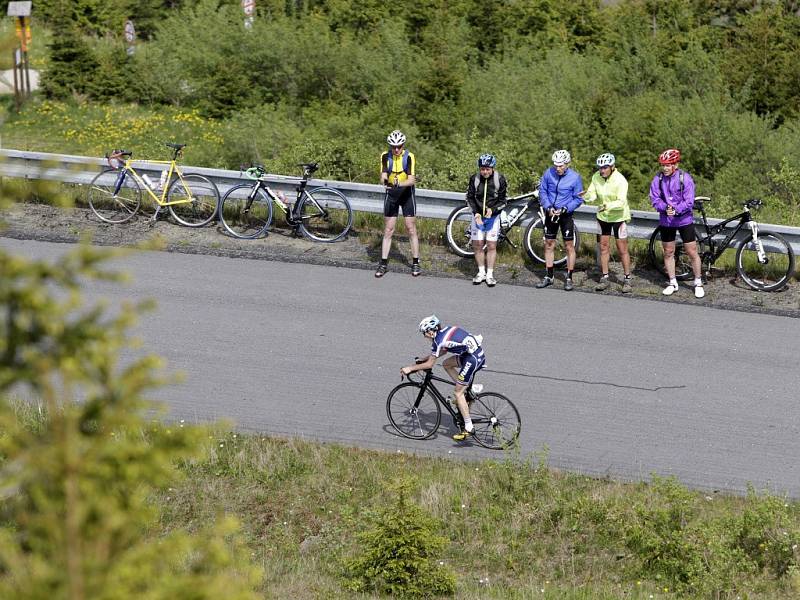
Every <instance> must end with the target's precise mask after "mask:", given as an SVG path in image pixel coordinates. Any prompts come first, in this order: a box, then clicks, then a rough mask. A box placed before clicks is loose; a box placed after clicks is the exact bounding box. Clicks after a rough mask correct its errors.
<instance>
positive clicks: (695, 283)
mask: <svg viewBox="0 0 800 600" xmlns="http://www.w3.org/2000/svg"><path fill="white" fill-rule="evenodd" d="M694 285H695V287H697V286H698V285H699V286H700V287H703V280H702V279H700V278H695V280H694Z"/></svg>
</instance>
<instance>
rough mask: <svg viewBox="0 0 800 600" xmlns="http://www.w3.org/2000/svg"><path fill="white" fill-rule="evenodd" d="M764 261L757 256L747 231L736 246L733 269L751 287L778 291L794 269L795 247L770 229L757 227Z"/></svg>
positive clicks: (784, 284) (784, 285)
mask: <svg viewBox="0 0 800 600" xmlns="http://www.w3.org/2000/svg"><path fill="white" fill-rule="evenodd" d="M758 240H759V242H760V243H761V244H762V245H763V248H764V252H765V253H766V258H767V262H766V263H761V262H759V260H758V251H757V249H756V245H755V243H753V234H752V233H751V234H749V235H748V236H747V237H746V238H745V239H744V240H742V243H741V244H739V246H738V248H736V271H737V272H738V273H739V276H740V277H741V278H742V279H743V280H744V282H745V283H746V284H747V285H749V286H750V287H751V288H753V289H754V290H760V291H763V292H777V291H778V290H782V289H783V288H784V287H786V284H787V283H789V278H790V277H791V276H792V273H794V261H795V259H794V251H793V250H792V246H791V245H790V244H789V243H788V242H787V241H786V239H785V238H784V237H783V236H782V235H780V234H778V233H773V232H772V231H759V232H758Z"/></svg>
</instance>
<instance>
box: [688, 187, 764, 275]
mask: <svg viewBox="0 0 800 600" xmlns="http://www.w3.org/2000/svg"><path fill="white" fill-rule="evenodd" d="M696 200H700V205H699V211H700V216H701V222H702V226H703V229H704V230H705V235H704V236H703V237H702V238H700V239H698V240H697V242H698V244H702V243H706V244H708V247H709V250H708V251H707V252H703V253H702V254H701V259H702V260H704V261H708V263H709V264H713V263H714V262H716V260H717V259H718V258H719V257H720V256H722V254H723V253H724V252H725V250H727V249H728V248H730V247H731V242H732V241H733V240H734V238H735V237H736V235H737V234H738V233H739V232H740V231H741V230H742V229H745V228H747V229H750V231H752V232H753V240H754V241H755V242H758V223H757V222H756V221H755V220H754V219H753V215H752V214H751V213H750V206H749V205H745V207H744V210H743V211H742V212H740V213H739V214H737V215H734V216H732V217H730V218H728V219H725V220H724V221H721V222H719V223H717V224H716V225H709V224H708V218H707V217H706V209H705V205H704V204H703V200H710V198H705V197H698V198H696ZM737 219H738V221H739V222H738V223H737V224H736V227H735V228H734V229H732V230H731V231H730V233H727V234H724V233H723V231H725V230H726V229H727V225H728V224H729V223H733V222H734V221H736V220H737ZM721 235H725V238H724V239H723V240H721V241H718V240H714V237H715V236H721ZM761 251H762V252H763V250H761ZM759 259H762V257H761V256H759Z"/></svg>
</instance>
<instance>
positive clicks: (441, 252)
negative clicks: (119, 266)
mask: <svg viewBox="0 0 800 600" xmlns="http://www.w3.org/2000/svg"><path fill="white" fill-rule="evenodd" d="M0 220H2V221H3V222H4V223H5V227H4V228H3V229H2V230H0V235H2V236H4V237H9V238H15V239H31V240H40V241H50V242H66V243H73V242H77V241H78V240H79V239H81V237H83V236H87V235H88V236H90V237H91V239H92V241H93V243H95V244H98V245H106V246H126V245H134V244H137V243H141V242H144V241H147V240H151V239H153V238H160V239H161V240H162V242H163V244H164V249H165V251H168V252H183V253H189V254H208V255H214V256H227V257H233V258H246V259H252V260H276V261H282V262H299V263H310V264H317V265H330V266H337V267H349V268H357V269H370V270H371V269H374V268H375V265H376V264H377V262H378V257H379V252H380V250H379V248H380V237H379V236H378V235H374V234H372V235H368V234H364V233H360V234H358V233H357V234H354V235H351V236H350V237H349V238H348V239H347V240H345V241H343V242H338V243H335V244H320V243H315V242H312V241H310V240H307V239H305V238H302V237H295V236H293V235H292V232H291V231H290V230H288V229H281V228H275V229H273V230H272V231H270V233H269V235H268V236H267V237H266V238H264V239H259V240H239V239H236V238H232V237H230V236H229V235H225V234H224V233H222V231H223V230H222V229H221V228H220V227H219V226H218V225H216V224H215V225H211V226H208V227H204V228H201V229H191V228H187V227H181V226H178V225H174V224H172V223H170V222H169V221H168V220H159V221H158V222H155V223H154V222H152V221H149V220H147V219H144V218H138V219H134V220H133V221H132V222H130V223H125V224H122V225H108V224H105V223H101V222H99V221H98V220H97V219H96V218H95V217H94V216H93V215H92V213H91V211H89V210H88V209H83V208H70V209H64V208H55V207H52V206H49V205H44V204H18V205H15V206H13V207H12V208H11V209H9V210H7V211H4V212H3V213H2V214H1V215H0ZM421 254H422V256H421V262H422V266H423V269H424V272H423V276H437V277H454V278H471V277H472V276H473V275H474V272H475V264H474V261H473V260H472V259H464V258H460V257H458V256H456V255H455V254H453V253H452V252H450V251H449V250H448V249H447V248H445V247H443V246H438V245H432V244H423V247H422V249H421ZM409 256H410V254H409V249H408V242H407V240H404V239H402V238H401V239H399V240H398V243H397V244H395V247H394V248H393V252H392V255H391V257H390V258H391V260H390V264H389V273H388V274H387V277H394V276H397V274H402V275H403V276H405V275H407V274H408V273H409V272H410V259H409V258H408V257H409ZM510 262H512V261H506V262H505V264H504V261H503V258H502V257H501V258H500V259H499V260H498V265H497V267H496V269H495V277H496V278H497V280H498V282H499V284H500V285H521V286H528V287H532V286H533V285H534V284H535V283H536V282H537V281H539V280H540V278H541V276H542V275H543V274H544V269H543V268H542V267H540V266H539V265H534V264H532V263H531V262H529V261H525V262H524V263H523V262H521V261H519V260H515V261H513V263H514V264H509V263H510ZM598 274H599V271H598V269H597V268H596V267H595V266H594V264H593V261H592V260H591V258H589V257H584V258H581V260H579V263H578V268H577V269H576V272H575V276H574V282H575V291H578V292H586V293H592V294H595V293H603V294H606V295H615V296H618V297H620V298H621V299H624V298H627V297H636V298H647V299H651V300H655V301H660V302H682V303H690V304H701V305H705V306H713V307H715V308H721V309H726V310H739V311H747V312H758V313H767V314H776V315H783V316H790V317H800V289H799V287H800V286H798V284H797V283H796V282H794V281H793V282H792V283H791V284H790V285H789V286H788V287H786V288H785V289H784V290H782V291H780V292H772V293H768V292H757V291H754V290H751V289H750V288H749V287H747V286H746V285H745V284H744V283H743V282H742V281H739V280H738V279H734V278H732V277H731V276H720V277H715V278H712V279H710V280H709V281H708V283H707V285H706V297H705V298H703V299H702V300H696V299H695V298H694V296H693V294H692V289H691V287H689V286H688V285H685V284H682V285H681V290H680V292H679V293H677V294H675V295H673V296H671V297H669V298H666V297H664V296H662V295H661V289H662V287H663V284H664V281H663V277H662V276H661V275H660V274H659V273H658V272H656V271H654V270H652V269H650V268H648V267H646V266H642V265H636V266H635V268H634V290H633V293H631V294H625V295H623V294H622V293H621V292H620V291H619V290H620V287H621V284H620V282H621V272H620V267H619V265H618V264H616V263H615V264H613V265H612V269H611V279H612V286H611V289H610V290H609V291H606V292H595V291H594V286H595V283H596V281H597V277H598ZM557 279H558V281H557V282H556V285H555V286H554V287H556V288H559V289H558V293H561V292H560V288H561V286H562V284H563V277H562V276H560V275H558V274H557ZM552 292H553V290H546V291H539V290H534V289H532V290H531V293H532V294H534V293H552Z"/></svg>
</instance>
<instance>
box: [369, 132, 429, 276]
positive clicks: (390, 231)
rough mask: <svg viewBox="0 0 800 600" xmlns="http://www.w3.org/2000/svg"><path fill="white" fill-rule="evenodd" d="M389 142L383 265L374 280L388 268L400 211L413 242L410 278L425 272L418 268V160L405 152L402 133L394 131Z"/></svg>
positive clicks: (383, 165) (384, 158)
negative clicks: (416, 185)
mask: <svg viewBox="0 0 800 600" xmlns="http://www.w3.org/2000/svg"><path fill="white" fill-rule="evenodd" d="M386 141H387V142H388V143H389V149H388V150H387V151H386V152H384V153H383V154H381V184H382V185H383V186H385V187H386V195H385V196H384V200H383V216H384V219H383V220H384V229H383V243H382V244H381V262H380V264H379V265H378V268H377V269H376V271H375V277H383V276H384V275H385V274H386V271H387V269H388V268H389V251H390V250H391V247H392V236H393V235H394V228H395V225H396V224H397V215H398V214H399V212H400V209H401V208H402V209H403V219H404V220H405V224H406V229H407V230H408V237H409V238H410V240H411V259H412V263H411V275H413V276H414V277H417V276H419V275H420V274H421V273H422V268H421V267H420V265H419V236H418V235H417V217H416V215H417V200H416V197H415V195H414V184H415V183H416V182H417V177H416V175H415V169H416V166H417V161H416V159H415V158H414V155H413V154H412V153H411V152H409V151H408V150H406V148H405V143H406V136H405V135H404V134H403V132H402V131H397V130H395V131H393V132H391V133H390V134H389V135H388V136H387V138H386Z"/></svg>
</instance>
